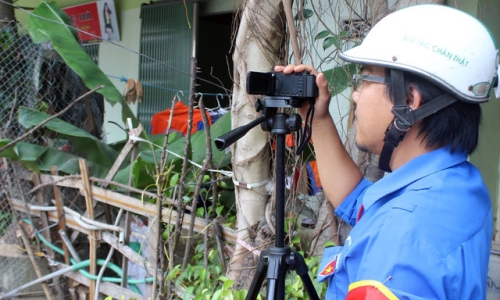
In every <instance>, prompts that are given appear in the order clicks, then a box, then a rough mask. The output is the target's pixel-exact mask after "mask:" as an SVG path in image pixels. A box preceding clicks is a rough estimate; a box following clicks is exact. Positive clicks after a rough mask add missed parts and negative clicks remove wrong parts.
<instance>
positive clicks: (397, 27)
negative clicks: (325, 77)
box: [340, 5, 500, 103]
mask: <svg viewBox="0 0 500 300" xmlns="http://www.w3.org/2000/svg"><path fill="white" fill-rule="evenodd" d="M340 57H341V58H342V59H344V60H346V61H350V62H354V63H359V64H369V65H379V66H383V67H387V68H394V69H399V70H403V71H409V72H412V73H415V74H418V75H419V76H421V77H423V78H425V79H427V80H429V81H431V82H434V83H435V84H437V85H438V86H440V87H442V88H443V89H445V90H446V91H448V92H449V93H451V94H453V95H455V96H456V97H457V98H459V99H460V100H463V101H467V102H473V103H479V102H485V101H488V99H489V94H490V91H491V90H492V88H493V86H494V85H495V82H496V80H497V78H498V76H499V71H498V46H497V45H496V42H495V39H494V37H493V36H492V35H491V33H490V32H489V30H488V29H487V28H486V27H485V26H484V25H483V24H482V23H481V22H480V21H478V20H477V19H476V18H474V17H472V16H470V15H468V14H466V13H464V12H462V11H460V10H457V9H454V8H451V7H447V6H444V5H415V6H411V7H408V8H404V9H401V10H399V11H396V12H394V13H391V14H390V15H388V16H386V17H385V18H383V19H382V20H381V21H380V22H378V23H377V24H376V25H375V26H374V27H373V28H372V30H371V31H370V32H369V33H368V35H367V36H366V37H365V39H364V40H363V42H362V44H361V45H360V46H357V47H354V48H352V49H350V50H347V51H346V52H344V53H341V54H340ZM496 92H497V97H499V94H500V89H499V88H498V87H497V88H496Z"/></svg>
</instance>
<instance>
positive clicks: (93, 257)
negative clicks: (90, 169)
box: [78, 158, 97, 296]
mask: <svg viewBox="0 0 500 300" xmlns="http://www.w3.org/2000/svg"><path fill="white" fill-rule="evenodd" d="M78 163H79V165H80V172H81V173H82V181H83V192H84V195H85V204H86V205H87V213H88V218H89V219H91V220H93V219H94V203H93V201H92V193H91V190H90V182H89V177H88V174H87V165H86V164H85V160H84V159H82V158H80V159H79V160H78ZM89 245H90V246H89V258H90V266H89V273H90V274H91V275H96V274H97V272H96V268H97V267H96V262H97V235H96V232H95V230H91V231H90V234H89ZM95 288H96V282H95V280H90V285H89V294H90V295H91V296H93V295H94V293H95Z"/></svg>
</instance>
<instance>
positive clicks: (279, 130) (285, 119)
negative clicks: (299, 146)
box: [214, 96, 303, 150]
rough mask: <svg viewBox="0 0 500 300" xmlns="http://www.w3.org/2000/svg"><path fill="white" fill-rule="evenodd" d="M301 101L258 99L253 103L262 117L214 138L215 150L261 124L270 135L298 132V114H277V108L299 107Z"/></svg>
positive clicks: (299, 122) (275, 98)
mask: <svg viewBox="0 0 500 300" xmlns="http://www.w3.org/2000/svg"><path fill="white" fill-rule="evenodd" d="M302 102H303V100H301V99H297V98H293V97H284V96H266V97H264V100H260V99H258V100H257V102H255V110H256V111H257V112H262V115H261V116H260V117H258V118H257V119H255V120H254V121H252V122H250V123H248V124H246V125H243V126H241V127H238V128H235V129H233V130H231V131H229V132H227V133H225V134H223V135H221V136H220V137H218V138H216V139H215V141H214V143H215V146H216V147H217V149H219V150H223V149H225V148H227V147H229V146H230V145H231V144H233V143H234V142H236V141H237V140H239V139H240V138H241V137H243V136H244V135H245V134H246V133H247V132H248V131H249V130H250V129H252V128H254V127H255V126H257V125H259V124H261V128H262V130H264V131H269V132H271V133H272V134H283V135H285V134H288V133H291V132H293V131H298V130H300V129H301V126H302V118H301V117H300V115H298V114H290V115H289V114H284V113H278V108H294V107H300V106H301V105H302Z"/></svg>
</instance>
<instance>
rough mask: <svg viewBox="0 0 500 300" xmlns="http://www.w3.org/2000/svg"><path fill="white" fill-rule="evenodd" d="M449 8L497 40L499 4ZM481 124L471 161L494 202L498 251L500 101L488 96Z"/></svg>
mask: <svg viewBox="0 0 500 300" xmlns="http://www.w3.org/2000/svg"><path fill="white" fill-rule="evenodd" d="M448 2H450V3H449V5H450V6H453V7H454V6H455V3H456V7H457V8H459V9H461V10H463V11H466V12H468V13H470V14H472V15H473V16H476V17H477V18H479V19H480V20H481V21H482V22H483V23H484V24H485V25H486V26H487V27H488V28H489V29H490V31H491V33H492V35H493V36H494V37H495V38H496V40H497V44H498V41H500V22H499V21H498V16H499V15H500V1H487V0H477V1H470V0H453V1H448ZM482 108H483V123H482V128H481V133H480V136H479V146H478V149H477V151H476V153H474V154H473V155H472V156H471V158H470V160H471V162H472V163H474V164H475V165H476V166H477V167H478V168H479V169H480V170H481V174H482V175H483V179H484V181H485V183H486V185H487V186H488V189H489V191H490V195H491V198H492V201H493V214H494V218H495V232H494V243H493V248H495V249H496V250H500V222H499V221H498V220H499V218H500V209H499V207H500V206H499V196H500V195H499V188H500V187H499V178H500V170H499V168H500V130H499V128H500V122H499V119H498V112H499V111H500V99H495V96H494V95H492V96H491V101H489V102H488V103H485V104H482Z"/></svg>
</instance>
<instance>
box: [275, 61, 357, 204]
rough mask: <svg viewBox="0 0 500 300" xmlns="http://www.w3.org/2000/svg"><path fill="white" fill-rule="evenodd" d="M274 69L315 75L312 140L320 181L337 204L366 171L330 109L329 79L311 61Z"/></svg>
mask: <svg viewBox="0 0 500 300" xmlns="http://www.w3.org/2000/svg"><path fill="white" fill-rule="evenodd" d="M275 71H276V72H283V73H285V74H290V73H292V72H304V71H307V72H309V73H310V74H313V75H316V85H317V86H318V89H319V96H318V98H316V102H315V105H314V106H315V114H314V118H313V124H312V128H313V131H312V140H313V144H314V152H315V154H316V160H317V161H318V171H319V176H320V179H321V185H322V186H323V190H324V191H325V195H326V197H327V198H328V199H329V200H330V202H331V203H332V205H333V206H334V207H338V206H339V205H340V203H341V202H342V201H343V200H344V199H345V198H346V197H347V196H348V195H349V194H350V193H351V191H352V190H354V188H355V187H356V186H357V185H358V184H359V182H360V181H361V179H362V178H363V174H362V173H361V171H360V170H359V168H358V166H357V165H356V164H355V163H354V161H353V160H352V158H351V157H350V155H349V153H347V151H346V149H345V147H344V144H343V143H342V141H341V139H340V136H339V134H338V132H337V128H336V127H335V124H334V122H333V118H332V116H331V115H330V112H329V110H328V108H329V105H330V98H331V95H330V91H329V90H328V81H327V80H326V78H325V76H324V74H323V73H318V71H316V69H314V68H313V67H312V66H308V65H298V66H295V65H288V66H286V67H284V66H277V67H275ZM308 108H309V107H308V105H304V107H301V108H300V109H299V113H300V114H301V115H302V117H304V116H305V114H306V112H307V110H308Z"/></svg>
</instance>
